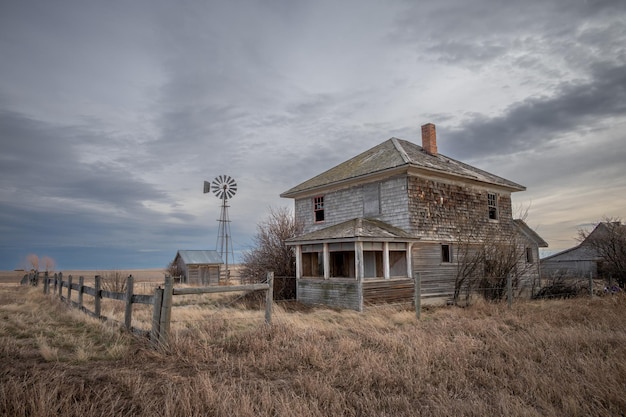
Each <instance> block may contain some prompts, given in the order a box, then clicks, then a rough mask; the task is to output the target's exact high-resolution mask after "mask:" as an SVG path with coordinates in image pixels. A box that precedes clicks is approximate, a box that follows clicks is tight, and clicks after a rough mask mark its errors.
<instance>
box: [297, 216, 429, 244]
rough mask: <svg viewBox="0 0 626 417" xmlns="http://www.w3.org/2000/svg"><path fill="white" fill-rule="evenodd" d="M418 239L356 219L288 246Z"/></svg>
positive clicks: (391, 227)
mask: <svg viewBox="0 0 626 417" xmlns="http://www.w3.org/2000/svg"><path fill="white" fill-rule="evenodd" d="M417 240H419V238H418V237H415V236H413V235H411V234H410V233H407V232H405V231H404V230H402V229H400V228H397V227H395V226H392V225H390V224H388V223H385V222H383V221H380V220H375V219H367V218H362V217H359V218H355V219H351V220H348V221H345V222H342V223H339V224H335V225H332V226H329V227H326V228H324V229H320V230H316V231H313V232H310V233H307V234H305V235H302V236H298V237H294V238H291V239H288V240H287V241H286V243H287V244H288V245H295V244H307V243H322V242H332V241H342V242H354V241H370V242H371V241H388V242H392V241H401V242H410V241H417Z"/></svg>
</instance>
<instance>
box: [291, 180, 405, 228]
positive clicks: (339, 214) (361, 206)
mask: <svg viewBox="0 0 626 417" xmlns="http://www.w3.org/2000/svg"><path fill="white" fill-rule="evenodd" d="M372 185H379V190H380V201H379V204H380V214H379V215H371V214H369V213H367V216H366V214H365V211H364V210H365V207H366V206H368V202H367V201H366V199H368V198H371V196H372V193H371V190H372ZM406 189H407V177H406V176H397V177H393V178H389V179H386V180H384V181H374V182H372V183H369V184H364V185H359V186H356V187H349V188H344V189H340V190H336V191H332V192H328V193H325V194H324V222H320V223H315V220H314V218H313V198H312V197H304V198H299V199H296V201H295V217H296V219H297V220H298V221H301V222H302V223H303V224H304V231H303V233H309V232H313V231H315V230H319V229H323V228H325V227H328V226H332V225H335V224H338V223H341V222H344V221H347V220H351V219H354V218H357V217H364V216H366V217H372V218H376V219H378V220H382V221H384V222H387V223H389V224H391V225H393V226H396V227H399V228H401V229H405V230H409V229H408V228H409V225H410V223H409V211H408V204H409V202H408V194H407V191H406ZM370 207H371V205H370Z"/></svg>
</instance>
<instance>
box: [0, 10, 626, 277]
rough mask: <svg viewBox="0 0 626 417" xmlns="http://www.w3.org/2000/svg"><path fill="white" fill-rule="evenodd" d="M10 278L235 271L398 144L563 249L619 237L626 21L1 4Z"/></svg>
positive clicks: (584, 13) (569, 15)
mask: <svg viewBox="0 0 626 417" xmlns="http://www.w3.org/2000/svg"><path fill="white" fill-rule="evenodd" d="M0 56H2V57H3V59H2V60H0V74H2V77H0V146H1V151H0V269H12V268H16V267H20V266H23V260H24V258H25V256H26V255H27V254H28V253H38V254H39V255H40V256H43V255H48V256H52V257H54V258H55V259H56V260H57V262H58V264H59V267H61V268H66V269H67V268H85V267H87V268H131V267H160V266H164V265H165V264H166V263H167V262H169V261H170V260H171V259H172V258H173V256H174V254H175V253H176V250H178V249H200V248H209V249H211V248H214V247H215V242H216V233H217V225H218V224H217V221H216V220H217V218H218V216H219V200H217V199H216V198H215V197H213V196H212V195H203V194H202V183H203V181H204V180H211V179H212V178H214V177H215V176H217V175H220V174H227V175H230V176H232V177H234V178H235V179H236V180H237V181H238V184H239V191H238V194H237V195H236V196H235V197H234V198H233V200H232V204H231V208H230V218H231V220H232V225H231V227H232V232H233V240H234V243H235V249H236V252H240V251H242V250H245V249H247V248H249V246H250V244H251V243H250V242H251V238H252V235H253V234H254V233H255V228H256V224H257V222H258V221H259V220H261V219H262V218H264V217H265V216H266V214H267V212H268V210H267V209H268V207H270V206H278V205H291V204H292V202H291V201H288V200H283V199H280V198H279V197H278V195H279V194H280V193H281V192H282V191H285V190H287V189H289V188H291V187H292V186H294V185H296V184H298V183H299V182H301V181H304V180H306V179H308V178H310V177H312V176H314V175H316V174H318V173H320V172H322V171H323V170H325V169H328V168H330V167H332V166H333V165H335V164H337V163H340V162H342V161H344V160H346V159H348V158H350V157H352V156H354V155H356V154H357V153H359V152H362V151H364V150H366V149H368V148H370V147H372V146H375V145H376V144H378V143H380V142H382V141H383V140H386V139H388V138H389V137H391V136H396V137H400V138H403V139H407V140H411V141H414V142H417V143H419V126H420V125H421V124H423V123H427V122H433V123H435V124H436V125H437V128H438V138H439V150H440V152H442V153H444V154H446V155H449V156H451V157H454V158H456V159H459V160H462V161H465V162H468V163H471V164H473V165H476V166H478V167H479V168H482V169H485V170H487V171H490V172H493V173H495V174H498V175H500V176H503V177H506V178H508V179H511V180H512V181H515V182H518V183H521V184H523V185H525V186H526V187H527V188H528V191H526V192H524V193H519V194H516V195H514V202H515V203H516V204H518V205H520V206H530V211H529V218H528V219H527V220H528V223H529V224H530V225H531V226H533V227H536V228H537V230H538V232H539V233H540V234H541V235H542V237H544V238H545V239H546V240H547V241H548V242H549V243H550V246H551V248H552V249H554V250H557V249H563V248H567V247H569V246H572V245H574V244H575V242H574V241H573V237H574V236H575V235H576V229H577V228H578V227H580V226H581V225H584V224H589V223H592V222H594V221H597V220H599V219H601V217H602V216H603V215H608V216H617V217H623V215H624V208H625V207H626V197H625V196H624V193H623V190H624V189H625V188H626V180H625V179H624V178H626V175H624V174H625V171H624V168H623V165H624V164H623V161H624V160H625V159H626V141H625V140H624V139H625V137H624V133H623V132H624V131H626V3H624V2H623V1H584V2H583V1H576V2H571V1H565V0H549V1H539V0H536V1H535V0H529V1H526V2H523V3H520V4H511V5H507V4H504V3H502V2H497V1H495V0H493V1H492V0H479V1H475V2H464V1H460V0H439V1H437V2H430V3H424V2H420V4H419V5H417V4H414V3H412V2H406V1H401V0H398V1H392V2H378V1H348V2H341V3H337V2H331V1H321V2H314V3H310V2H299V1H295V2H292V1H279V0H275V1H270V2H264V3H263V4H261V3H258V2H253V1H237V2H220V1H215V2H204V1H194V0H192V1H188V2H184V3H177V4H173V3H170V2H165V1H156V2H155V1H142V0H140V1H135V2H132V3H128V2H112V3H106V4H105V3H92V2H80V1H71V0H61V1H58V2H54V4H53V3H50V2H45V1H24V2H4V3H2V4H1V5H0Z"/></svg>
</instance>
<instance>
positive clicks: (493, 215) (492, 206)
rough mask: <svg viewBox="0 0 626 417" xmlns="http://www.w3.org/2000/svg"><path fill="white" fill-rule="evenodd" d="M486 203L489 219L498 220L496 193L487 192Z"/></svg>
mask: <svg viewBox="0 0 626 417" xmlns="http://www.w3.org/2000/svg"><path fill="white" fill-rule="evenodd" d="M487 205H488V206H489V219H490V220H498V195H497V194H494V193H487Z"/></svg>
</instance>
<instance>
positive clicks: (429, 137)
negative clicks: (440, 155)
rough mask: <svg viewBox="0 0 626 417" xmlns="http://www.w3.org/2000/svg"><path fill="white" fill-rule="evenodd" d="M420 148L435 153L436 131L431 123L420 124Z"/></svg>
mask: <svg viewBox="0 0 626 417" xmlns="http://www.w3.org/2000/svg"><path fill="white" fill-rule="evenodd" d="M422 148H423V149H424V150H425V151H426V152H428V153H429V154H431V155H437V132H436V131H435V125H434V124H432V123H426V124H425V125H423V126H422Z"/></svg>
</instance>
